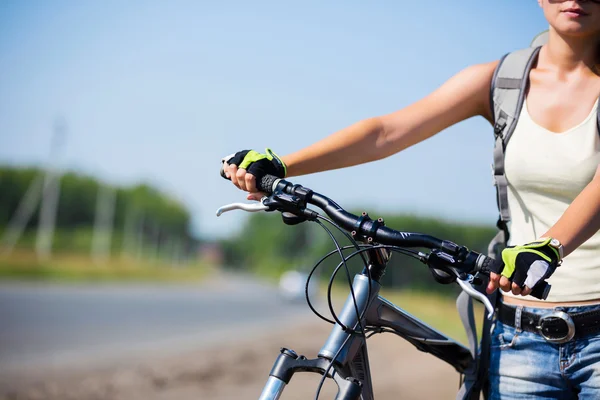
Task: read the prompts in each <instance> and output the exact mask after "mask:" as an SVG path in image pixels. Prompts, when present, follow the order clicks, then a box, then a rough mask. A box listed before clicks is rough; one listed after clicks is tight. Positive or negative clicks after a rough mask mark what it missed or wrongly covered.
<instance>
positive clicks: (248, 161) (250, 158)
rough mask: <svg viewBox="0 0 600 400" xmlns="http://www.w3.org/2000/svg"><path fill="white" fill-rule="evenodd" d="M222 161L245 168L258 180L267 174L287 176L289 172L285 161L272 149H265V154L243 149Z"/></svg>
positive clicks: (279, 176) (280, 176)
mask: <svg viewBox="0 0 600 400" xmlns="http://www.w3.org/2000/svg"><path fill="white" fill-rule="evenodd" d="M222 161H223V162H224V163H227V164H229V165H232V164H233V165H236V166H237V167H238V168H243V169H245V170H246V171H247V172H248V173H250V174H252V175H254V176H255V177H256V180H257V181H260V180H261V179H262V177H263V176H265V175H275V176H276V177H278V178H285V176H286V174H287V167H286V166H285V164H284V162H283V161H282V160H281V158H279V156H277V154H275V153H274V152H273V150H271V149H265V153H264V154H263V153H259V152H257V151H254V150H242V151H238V152H237V153H235V154H232V155H230V156H227V157H225V158H223V159H222Z"/></svg>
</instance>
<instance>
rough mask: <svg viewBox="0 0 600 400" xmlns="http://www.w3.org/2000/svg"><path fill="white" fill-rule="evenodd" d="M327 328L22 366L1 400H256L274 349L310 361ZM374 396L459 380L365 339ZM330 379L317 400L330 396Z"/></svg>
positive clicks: (412, 395) (422, 359) (292, 390)
mask: <svg viewBox="0 0 600 400" xmlns="http://www.w3.org/2000/svg"><path fill="white" fill-rule="evenodd" d="M330 327H331V326H330V325H328V324H326V323H323V322H318V321H315V322H310V323H307V322H306V321H304V322H302V323H299V324H296V325H289V324H288V325H287V326H286V327H282V328H280V329H279V330H277V331H276V332H270V333H264V332H262V333H260V332H258V331H255V332H253V333H252V335H247V336H246V337H242V338H239V339H238V340H235V341H231V340H229V339H231V337H232V336H233V335H227V336H228V338H227V339H228V340H227V342H226V343H223V344H220V345H218V346H217V345H216V344H215V343H216V342H214V343H211V344H210V345H206V346H199V347H197V348H187V349H185V350H183V349H181V348H179V349H177V350H173V351H170V352H169V351H165V349H160V351H158V349H157V351H154V352H153V351H148V352H146V353H145V354H144V355H137V356H135V357H131V356H128V357H126V358H124V359H122V360H118V361H117V360H114V361H112V362H111V363H106V362H105V363H102V365H99V364H98V363H96V362H94V360H90V362H89V363H85V364H84V365H82V364H79V365H77V366H71V367H69V366H65V365H61V366H60V367H52V366H44V367H31V366H30V367H28V368H27V369H24V370H20V371H17V370H13V371H0V399H6V400H8V399H10V400H36V399H49V400H59V399H60V400H68V399H78V400H99V399H107V400H125V399H127V400H142V399H145V400H159V399H160V400H162V399H165V400H166V399H177V400H192V399H194V400H196V399H214V400H225V399H242V398H246V399H256V398H258V397H259V395H260V392H261V390H262V387H263V385H264V383H265V382H266V379H267V377H268V374H269V371H270V369H271V367H272V365H273V362H274V360H275V358H276V356H277V355H278V353H279V349H280V347H288V348H292V349H294V350H296V352H298V353H299V354H304V355H305V356H306V357H308V358H314V357H315V356H316V353H317V352H318V350H319V349H320V347H321V345H322V344H323V343H324V341H325V339H326V338H327V335H328V333H329V330H330ZM368 346H369V354H370V362H371V370H372V374H373V380H374V387H375V397H376V398H377V399H379V400H385V399H397V398H402V399H423V398H431V399H453V398H454V397H455V395H456V391H457V390H458V380H459V376H458V374H457V373H456V371H454V369H453V368H452V367H451V366H449V365H447V364H446V363H444V362H442V361H440V360H438V359H437V358H435V357H433V356H431V355H429V354H425V353H422V352H419V351H418V350H416V349H415V348H414V347H413V346H412V345H410V344H409V343H407V342H405V341H403V340H402V339H400V338H398V337H396V336H394V335H391V334H383V335H376V336H374V337H373V338H371V339H369V342H368ZM319 379H320V376H319V375H316V374H308V373H303V374H296V375H295V376H294V377H293V379H292V381H291V382H290V384H289V385H288V387H287V388H286V391H285V392H284V393H283V396H282V399H312V398H314V395H315V390H316V387H317V384H318V382H319ZM335 392H336V386H335V384H333V383H332V382H329V384H328V385H326V386H325V387H324V389H323V390H322V392H321V393H322V394H321V397H320V398H322V399H332V398H334V397H335Z"/></svg>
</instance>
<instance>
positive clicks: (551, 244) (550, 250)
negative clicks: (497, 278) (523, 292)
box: [502, 238, 562, 288]
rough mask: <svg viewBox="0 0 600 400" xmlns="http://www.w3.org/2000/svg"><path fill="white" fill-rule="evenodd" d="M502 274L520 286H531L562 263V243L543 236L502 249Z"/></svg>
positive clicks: (550, 273)
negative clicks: (533, 240) (520, 244)
mask: <svg viewBox="0 0 600 400" xmlns="http://www.w3.org/2000/svg"><path fill="white" fill-rule="evenodd" d="M502 261H504V268H503V269H502V276H505V277H506V278H508V279H510V280H512V281H513V282H514V283H516V284H517V285H519V286H520V287H521V288H523V287H525V286H527V287H529V288H533V287H534V286H535V285H536V284H537V283H538V282H540V281H544V280H546V279H548V278H549V277H550V275H552V274H553V273H554V271H555V270H556V267H558V266H559V265H560V264H561V263H562V245H561V244H560V242H558V240H556V239H553V238H543V239H540V240H538V241H535V242H531V243H527V244H524V245H522V246H511V247H507V248H506V249H504V250H503V251H502Z"/></svg>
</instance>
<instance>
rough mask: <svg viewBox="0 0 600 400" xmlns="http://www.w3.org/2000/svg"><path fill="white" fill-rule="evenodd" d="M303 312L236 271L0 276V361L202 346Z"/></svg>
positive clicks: (17, 363)
mask: <svg viewBox="0 0 600 400" xmlns="http://www.w3.org/2000/svg"><path fill="white" fill-rule="evenodd" d="M307 318H310V314H309V311H308V308H307V307H306V306H305V305H300V304H297V305H290V304H289V303H285V302H283V301H281V299H280V298H279V297H278V296H277V292H276V290H275V289H274V288H273V287H270V286H267V285H264V284H260V283H257V282H252V281H248V280H246V279H240V278H234V279H228V280H220V281H218V282H214V283H212V284H211V285H208V284H203V285H199V286H183V287H181V286H166V287H165V286H148V285H144V286H142V285H137V286H131V285H110V286H106V285H104V286H98V285H96V286H91V285H87V286H86V285H78V286H68V285H41V284H40V285H37V284H7V283H4V284H0V369H2V367H4V368H9V367H17V368H23V367H27V365H38V366H39V365H46V364H47V365H61V363H69V362H70V363H73V362H78V361H81V362H86V363H87V362H89V361H90V359H93V360H101V359H108V358H114V357H118V356H127V355H128V354H130V353H131V354H133V352H135V351H137V352H138V353H139V352H144V351H149V350H151V351H156V350H159V349H160V350H163V351H168V350H173V349H174V348H178V347H179V348H185V346H194V347H198V346H210V345H215V344H217V343H227V341H234V340H235V338H236V335H238V334H242V333H243V332H250V333H251V332H254V331H261V330H264V329H268V328H273V327H277V326H278V324H282V323H283V324H286V323H288V324H289V323H292V321H294V320H296V319H298V320H302V321H305V320H306V319H307Z"/></svg>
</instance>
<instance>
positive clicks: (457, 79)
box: [225, 61, 498, 198]
mask: <svg viewBox="0 0 600 400" xmlns="http://www.w3.org/2000/svg"><path fill="white" fill-rule="evenodd" d="M497 64H498V61H494V62H490V63H486V64H477V65H473V66H470V67H468V68H465V69H464V70H462V71H460V72H459V73H458V74H456V75H455V76H453V77H452V78H450V79H449V80H448V81H446V82H445V83H444V84H443V85H442V86H440V87H439V88H438V89H437V90H435V91H434V92H432V93H431V94H430V95H428V96H427V97H425V98H423V99H421V100H419V101H417V102H416V103H413V104H411V105H409V106H407V107H405V108H403V109H401V110H399V111H396V112H393V113H391V114H388V115H383V116H379V117H373V118H368V119H365V120H363V121H360V122H357V123H355V124H353V125H351V126H349V127H347V128H345V129H342V130H340V131H338V132H335V133H333V134H332V135H330V136H328V137H326V138H324V139H322V140H320V141H318V142H316V143H314V144H312V145H310V146H308V147H306V148H304V149H302V150H299V151H297V152H295V153H292V154H289V155H286V156H284V157H282V159H283V161H284V162H285V164H286V166H287V176H288V177H289V176H298V175H305V174H311V173H315V172H321V171H327V170H332V169H338V168H344V167H349V166H353V165H357V164H364V163H367V162H370V161H375V160H380V159H382V158H385V157H388V156H391V155H392V154H395V153H397V152H399V151H401V150H404V149H406V148H407V147H410V146H412V145H414V144H416V143H419V142H421V141H423V140H425V139H427V138H430V137H431V136H433V135H435V134H436V133H438V132H440V131H442V130H444V129H446V128H448V127H449V126H451V125H454V124H456V123H457V122H460V121H463V120H466V119H468V118H470V117H473V116H476V115H482V116H484V117H485V118H486V119H488V120H490V121H491V120H492V115H491V112H490V101H489V93H490V83H491V80H492V76H493V74H494V69H495V68H496V65H497ZM225 173H226V175H227V176H229V177H230V178H231V181H232V182H233V184H234V185H236V186H237V187H238V188H240V189H242V190H246V191H249V192H256V183H255V179H254V176H252V175H251V174H247V173H246V170H244V169H238V168H237V167H236V166H235V165H227V166H225ZM254 197H256V198H259V197H257V196H250V197H249V198H254Z"/></svg>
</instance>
